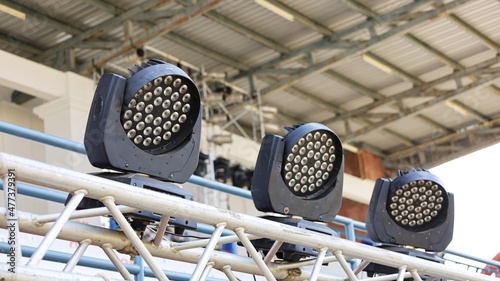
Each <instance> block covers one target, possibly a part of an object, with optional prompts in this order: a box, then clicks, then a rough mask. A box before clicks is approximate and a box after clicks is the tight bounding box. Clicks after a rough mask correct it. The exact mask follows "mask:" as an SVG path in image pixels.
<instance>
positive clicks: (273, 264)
mask: <svg viewBox="0 0 500 281" xmlns="http://www.w3.org/2000/svg"><path fill="white" fill-rule="evenodd" d="M9 169H12V170H15V171H16V175H15V176H16V182H18V181H22V182H27V183H30V184H34V185H38V186H43V187H47V188H51V189H55V190H59V191H63V192H68V193H72V194H73V196H72V198H71V199H70V200H69V201H68V202H67V204H66V207H65V208H64V209H63V210H62V212H61V213H57V214H47V215H38V214H31V213H25V212H18V214H17V222H18V225H19V229H20V230H21V231H22V232H27V233H32V234H37V235H42V236H44V238H43V240H42V242H41V243H40V245H39V246H38V247H36V250H35V251H34V252H33V254H32V255H31V257H30V259H29V261H28V263H27V264H26V265H25V266H19V269H20V271H21V274H22V275H21V276H23V277H26V278H30V277H34V276H35V275H34V274H40V275H36V276H45V277H47V276H49V275H50V274H52V275H53V278H52V280H67V279H68V278H69V279H73V278H77V277H78V280H96V278H94V276H82V275H80V274H74V273H71V272H72V269H73V268H74V265H76V264H77V262H78V260H79V259H80V258H81V257H82V255H83V254H84V252H85V249H86V248H87V247H88V246H89V245H95V246H98V247H101V248H102V249H103V251H104V252H105V253H106V255H107V256H108V257H109V259H110V260H111V262H112V263H113V264H114V265H115V266H116V268H117V271H118V272H119V273H120V274H121V275H122V277H123V278H124V279H126V280H132V276H131V275H130V273H129V272H128V270H127V269H126V267H125V266H124V265H123V264H122V263H121V262H120V261H119V259H118V258H117V256H116V253H115V250H116V251H120V252H123V253H125V254H130V255H134V256H135V255H137V254H140V255H141V256H142V258H143V259H144V261H146V263H147V264H148V266H149V267H150V269H151V270H152V271H153V272H154V274H155V276H156V278H157V279H159V280H169V279H168V277H167V276H166V275H165V273H164V271H163V270H162V268H160V267H159V264H158V263H157V261H156V260H155V259H153V256H155V257H160V258H166V259H173V260H179V261H184V262H189V263H194V264H196V266H195V268H194V270H193V273H192V275H191V278H190V280H193V281H198V280H200V281H204V280H206V278H207V276H208V274H209V273H210V271H211V270H213V269H217V270H220V271H222V272H224V273H225V274H226V276H227V278H228V279H229V280H231V281H233V280H238V279H237V277H236V275H235V273H236V272H244V273H249V274H253V275H261V276H264V277H265V278H266V280H269V281H275V280H278V279H279V280H281V279H293V280H302V279H308V280H310V281H316V280H325V281H327V280H329V281H331V280H339V281H340V280H351V281H357V280H359V279H358V276H357V274H358V273H360V272H361V271H362V270H363V269H364V268H365V267H366V266H367V265H368V264H369V263H370V262H376V263H378V264H383V265H387V266H389V267H394V268H396V269H398V270H399V273H397V274H392V275H388V276H384V277H374V278H365V279H363V280H396V279H397V280H403V279H404V278H410V277H412V278H414V279H415V280H421V277H420V276H421V275H428V276H432V277H439V278H444V279H449V280H484V281H487V280H491V281H493V280H496V278H494V277H491V276H486V275H483V274H479V273H474V272H470V271H463V270H458V269H456V268H452V267H448V266H446V265H444V264H440V263H435V262H431V261H427V260H424V259H420V258H415V257H412V256H407V255H401V254H398V253H395V252H391V251H387V250H384V249H380V248H376V247H373V246H368V245H365V244H361V243H356V242H353V241H349V240H345V239H341V238H337V237H331V236H327V235H323V234H321V233H317V232H314V231H310V230H307V229H304V228H297V227H293V226H289V225H285V224H281V223H277V222H273V221H269V220H265V219H262V218H257V217H253V216H248V215H245V214H240V213H235V212H231V211H228V210H222V209H219V208H216V207H213V206H208V205H205V204H201V203H197V202H193V201H189V200H184V199H182V198H179V197H175V196H170V195H167V194H165V193H158V192H154V191H152V190H146V189H140V188H137V187H133V186H130V185H126V184H122V183H119V182H116V181H110V180H107V179H104V178H100V177H96V176H93V175H88V174H83V173H79V172H75V171H71V170H67V169H63V168H59V167H55V166H51V165H48V164H44V163H40V162H36V161H32V160H28V159H24V158H21V157H17V156H13V155H9V154H5V153H0V175H2V177H3V180H4V182H7V181H8V176H7V172H8V170H9ZM84 196H87V197H90V198H94V199H97V200H100V201H101V202H103V204H104V205H105V207H103V208H98V209H89V210H80V211H75V208H76V206H77V205H78V204H79V203H80V201H81V200H82V198H83V197H84ZM117 204H120V205H117ZM130 206H132V207H130ZM134 210H147V211H154V212H155V213H158V214H162V216H163V217H162V220H161V221H160V223H159V227H158V228H159V232H158V233H157V234H156V237H154V238H151V240H148V239H144V237H143V239H141V238H140V237H139V236H138V234H137V233H136V232H135V231H134V230H133V229H132V227H131V226H130V225H129V224H128V222H127V220H126V218H125V217H124V215H123V213H125V212H130V211H134ZM0 212H1V213H5V212H6V209H5V208H2V209H1V210H0ZM106 214H111V215H112V216H113V217H114V218H115V220H116V221H117V222H118V224H119V225H120V227H121V231H117V230H110V229H105V228H102V227H98V226H93V225H87V224H82V223H78V222H73V221H69V220H70V219H74V218H82V217H87V216H88V217H91V216H96V215H106ZM170 215H175V217H178V218H183V219H187V220H190V221H197V222H199V223H204V224H209V225H211V226H213V227H214V231H213V233H212V234H211V236H210V237H209V238H207V239H201V240H193V241H187V242H179V243H174V242H171V241H165V240H164V239H163V234H164V233H163V230H164V229H165V227H162V226H166V224H165V222H166V221H168V220H169V216H170ZM10 222H12V221H10ZM0 225H1V227H3V228H6V227H7V216H6V215H2V216H0ZM227 230H231V231H233V232H234V233H235V235H229V236H224V237H221V234H222V233H223V231H227ZM56 238H59V239H64V240H69V241H75V242H77V243H79V245H80V246H79V247H78V248H77V249H76V251H75V252H74V254H73V257H72V258H71V259H70V260H69V261H68V263H67V265H66V267H65V269H64V270H63V271H64V273H62V274H55V273H53V272H52V271H46V270H41V269H39V268H38V269H36V266H37V265H38V264H39V262H40V261H41V260H42V258H43V256H44V255H45V254H46V252H47V250H48V249H49V246H50V244H52V242H53V241H54V240H55V239H56ZM256 238H268V239H272V240H275V241H276V242H275V244H276V245H280V244H281V243H282V242H286V243H292V244H297V245H302V246H304V247H310V248H312V249H315V250H317V251H318V255H317V256H316V257H313V258H311V259H308V260H303V261H299V262H287V263H283V262H279V261H274V254H275V252H274V250H273V249H276V248H277V247H272V248H271V250H270V251H269V252H270V254H268V255H267V256H262V255H261V254H260V253H259V252H258V251H257V250H256V249H255V248H254V246H253V245H252V243H251V240H252V239H256ZM237 241H239V242H241V244H242V245H243V246H244V247H245V250H246V251H248V253H249V256H240V255H237V254H230V253H226V252H222V251H218V250H215V247H216V245H218V244H223V243H230V242H237ZM20 242H21V244H22V241H20ZM327 254H328V255H327ZM348 259H360V260H362V262H361V263H359V266H358V267H357V268H356V269H354V270H353V269H352V268H351V266H350V265H349V263H348V261H347V260H348ZM323 263H338V264H339V265H340V268H341V270H342V271H343V274H342V275H332V274H330V273H326V272H322V269H323V267H322V264H323ZM31 267H35V270H33V271H31V272H32V273H30V268H31ZM0 270H1V271H2V272H5V271H7V268H6V267H0ZM2 276H4V278H5V280H17V279H16V278H17V277H16V276H15V275H13V274H9V273H7V272H5V274H3V275H2ZM65 278H66V279H65ZM381 278H382V279H381ZM43 280H49V279H47V278H46V279H43Z"/></svg>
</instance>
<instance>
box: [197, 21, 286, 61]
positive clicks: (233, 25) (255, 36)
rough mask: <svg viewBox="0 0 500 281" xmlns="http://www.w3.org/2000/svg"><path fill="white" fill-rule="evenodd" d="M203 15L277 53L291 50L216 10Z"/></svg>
mask: <svg viewBox="0 0 500 281" xmlns="http://www.w3.org/2000/svg"><path fill="white" fill-rule="evenodd" d="M204 16H205V17H207V18H209V19H211V20H213V21H215V22H217V23H219V24H221V25H223V26H225V27H228V28H230V29H232V30H234V31H236V32H239V33H241V34H243V35H244V36H246V37H248V38H250V39H252V40H254V41H257V42H259V43H260V44H262V45H264V46H266V47H269V48H271V49H273V50H276V51H277V52H279V53H289V52H290V51H291V49H290V48H287V47H285V46H284V45H282V44H281V43H278V42H276V41H274V40H272V39H270V38H268V37H266V36H264V35H262V34H259V33H257V32H255V31H254V30H252V29H250V28H248V27H246V26H243V25H242V24H240V23H238V22H236V21H234V20H232V19H230V18H228V17H226V16H224V15H222V14H220V13H217V12H216V11H209V12H207V13H205V14H204Z"/></svg>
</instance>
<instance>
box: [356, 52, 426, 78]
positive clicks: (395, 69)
mask: <svg viewBox="0 0 500 281" xmlns="http://www.w3.org/2000/svg"><path fill="white" fill-rule="evenodd" d="M363 56H366V57H367V58H370V59H372V60H373V61H376V62H377V63H379V64H381V65H383V66H384V67H386V68H387V69H390V70H391V72H394V73H395V74H397V75H399V76H400V77H402V78H403V79H405V80H406V81H408V82H410V83H412V84H414V85H422V84H423V82H422V80H420V79H418V78H417V77H415V76H413V75H411V74H410V73H408V72H406V71H404V70H403V69H401V68H399V67H397V66H395V65H394V64H392V63H390V62H388V61H386V60H385V59H383V58H381V57H379V56H377V55H375V54H374V53H371V52H366V53H364V54H363Z"/></svg>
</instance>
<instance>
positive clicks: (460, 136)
mask: <svg viewBox="0 0 500 281" xmlns="http://www.w3.org/2000/svg"><path fill="white" fill-rule="evenodd" d="M499 126H500V119H494V120H491V121H488V122H484V123H482V124H480V125H477V126H474V127H470V128H468V129H465V130H461V131H458V132H453V133H450V134H447V135H445V136H442V137H438V138H435V139H432V140H429V141H426V142H423V143H420V144H418V145H416V146H414V147H410V148H407V149H404V150H400V151H398V152H395V153H392V154H389V155H387V156H386V158H385V159H384V165H386V166H389V167H394V168H398V167H399V168H401V167H403V165H410V166H411V165H412V164H413V165H415V166H421V167H424V168H431V167H434V166H437V165H439V164H442V163H444V162H446V161H449V160H452V159H455V158H457V157H459V156H462V155H465V154H468V153H471V152H474V151H477V150H479V149H481V148H484V147H487V146H490V145H492V144H495V143H498V140H499V139H500V131H499V130H498V128H499ZM470 135H474V136H475V139H474V141H473V142H472V141H471V140H470V139H469V136H470ZM441 146H447V147H453V148H456V149H455V151H449V150H448V151H446V150H441V149H440V147H441ZM419 153H424V154H425V155H426V158H427V161H426V162H425V163H418V157H417V156H416V155H417V154H419ZM406 167H408V166H406Z"/></svg>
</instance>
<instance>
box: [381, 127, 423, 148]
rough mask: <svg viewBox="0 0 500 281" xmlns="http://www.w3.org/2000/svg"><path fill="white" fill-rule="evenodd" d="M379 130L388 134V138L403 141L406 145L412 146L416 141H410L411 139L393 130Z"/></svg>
mask: <svg viewBox="0 0 500 281" xmlns="http://www.w3.org/2000/svg"><path fill="white" fill-rule="evenodd" d="M380 132H381V133H382V134H384V135H387V136H389V137H390V138H392V139H394V140H396V141H398V142H400V143H403V144H406V145H407V146H414V145H416V144H417V143H416V142H414V141H412V140H411V139H409V138H407V137H405V136H403V135H401V134H399V133H396V132H395V131H393V130H389V129H382V130H380Z"/></svg>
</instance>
